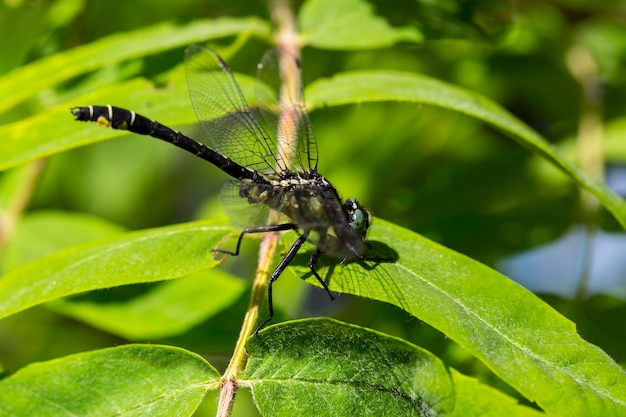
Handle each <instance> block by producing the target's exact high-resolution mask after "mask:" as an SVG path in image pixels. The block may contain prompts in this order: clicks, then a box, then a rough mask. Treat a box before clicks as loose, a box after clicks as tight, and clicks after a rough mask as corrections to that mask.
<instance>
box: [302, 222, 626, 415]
mask: <svg viewBox="0 0 626 417" xmlns="http://www.w3.org/2000/svg"><path fill="white" fill-rule="evenodd" d="M370 239H372V240H371V241H370V246H371V248H372V251H373V253H374V254H376V255H379V256H383V257H387V258H392V259H396V260H395V261H387V262H375V261H364V262H352V263H348V264H346V265H344V266H340V265H335V266H332V265H331V266H330V267H329V268H330V269H329V270H328V271H327V273H328V280H329V281H328V282H329V287H330V288H331V290H334V291H339V292H345V293H349V294H355V295H359V296H362V297H367V298H372V299H376V300H381V301H385V302H388V303H390V304H393V305H396V306H398V307H400V308H402V309H404V310H405V311H407V312H409V313H410V314H412V315H414V316H415V317H417V318H419V319H420V320H423V321H424V322H426V323H428V324H430V325H432V326H433V327H435V328H437V329H439V330H441V331H442V332H443V333H444V334H446V335H447V336H448V337H450V338H451V339H453V340H455V341H456V342H457V343H459V344H460V345H461V346H463V347H464V348H465V349H466V350H467V351H469V352H470V353H471V354H473V355H475V356H476V357H478V358H479V359H481V360H482V361H483V362H484V363H485V364H486V365H487V366H489V367H490V368H491V369H492V370H493V371H494V372H495V373H496V374H497V375H498V376H499V377H500V378H502V379H503V380H504V381H506V382H507V383H508V384H510V385H511V386H513V387H514V388H516V389H517V390H518V391H519V392H520V393H521V394H523V395H524V396H525V397H526V398H528V399H529V400H531V401H535V402H537V404H539V405H540V406H541V407H542V408H543V409H544V410H545V411H547V412H550V413H554V414H557V415H568V416H619V415H624V414H625V413H626V372H625V371H624V369H622V368H621V367H620V366H619V365H617V364H616V363H615V362H614V361H613V360H612V359H611V358H610V357H609V356H608V355H607V354H606V353H604V352H603V351H602V350H601V349H600V348H598V347H597V346H595V345H592V344H591V343H588V342H586V341H585V340H583V339H582V338H581V337H580V336H579V335H578V334H577V333H576V327H575V325H574V323H572V322H571V321H569V320H568V319H566V318H565V317H563V316H561V315H560V314H559V313H558V312H556V311H555V310H554V309H553V308H552V307H550V306H549V305H548V304H546V303H545V302H544V301H542V300H541V299H539V298H538V297H537V296H535V295H534V294H533V293H531V292H530V291H528V290H526V289H524V288H523V287H521V286H520V285H518V284H516V283H515V282H513V281H511V280H509V279H508V278H506V277H505V276H503V275H501V274H500V273H498V272H496V271H494V270H492V269H490V268H488V267H486V266H484V265H482V264H480V263H479V262H476V261H474V260H472V259H470V258H468V257H466V256H464V255H461V254H459V253H457V252H454V251H452V250H450V249H447V248H445V247H443V246H440V245H438V244H436V243H434V242H432V241H430V240H428V239H426V238H424V237H422V236H419V235H417V234H415V233H413V232H411V231H409V230H406V229H403V228H401V227H398V226H394V225H392V224H390V223H387V222H385V221H383V220H380V219H377V220H376V222H375V223H374V225H373V227H372V233H371V235H370ZM385 246H388V247H385ZM307 255H309V254H307V253H302V254H301V255H299V256H298V257H297V258H296V260H295V261H294V262H295V263H297V264H298V267H299V271H300V274H303V275H306V276H307V279H308V281H309V282H311V283H313V284H316V285H319V284H317V282H316V280H315V279H311V277H310V275H311V274H310V272H309V271H308V267H307V266H306V264H307V261H308V256H307Z"/></svg>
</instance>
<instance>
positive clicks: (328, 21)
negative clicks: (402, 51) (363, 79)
mask: <svg viewBox="0 0 626 417" xmlns="http://www.w3.org/2000/svg"><path fill="white" fill-rule="evenodd" d="M298 21H299V26H300V29H301V31H302V35H301V36H302V39H303V42H304V43H305V44H307V45H311V46H314V47H317V48H325V49H367V48H382V47H384V46H391V45H393V44H395V43H396V42H399V41H409V42H419V41H421V40H422V35H421V34H420V33H419V32H418V31H417V29H415V28H412V27H405V28H394V27H392V26H390V25H389V24H388V23H387V22H386V21H385V20H384V19H382V18H380V17H378V16H376V15H375V14H374V13H373V11H372V6H371V5H370V4H369V3H367V2H364V1H361V0H342V1H334V0H308V1H306V2H305V3H304V4H303V5H302V9H301V10H300V15H299V16H298Z"/></svg>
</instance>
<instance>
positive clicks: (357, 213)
mask: <svg viewBox="0 0 626 417" xmlns="http://www.w3.org/2000/svg"><path fill="white" fill-rule="evenodd" d="M343 211H344V212H345V213H346V217H347V220H348V224H349V225H350V227H351V228H352V230H354V231H355V232H357V233H358V234H359V236H361V237H363V238H365V234H366V233H367V229H368V228H369V226H370V224H371V223H372V213H370V212H369V211H368V210H367V209H366V208H365V207H363V206H362V205H361V204H359V202H358V201H356V200H355V199H354V198H349V199H347V200H346V201H345V202H344V203H343Z"/></svg>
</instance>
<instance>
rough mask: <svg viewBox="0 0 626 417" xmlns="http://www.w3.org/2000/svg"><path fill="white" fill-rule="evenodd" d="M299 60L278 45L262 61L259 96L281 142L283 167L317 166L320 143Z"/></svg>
mask: <svg viewBox="0 0 626 417" xmlns="http://www.w3.org/2000/svg"><path fill="white" fill-rule="evenodd" d="M301 72H302V71H301V67H300V62H299V60H298V59H297V58H296V57H294V56H291V55H289V54H287V53H281V51H279V50H278V49H272V50H270V51H268V52H267V53H266V54H265V55H264V56H263V59H262V60H261V63H260V64H259V69H258V74H257V85H256V99H257V106H258V109H259V112H260V113H261V115H262V117H263V119H265V122H266V123H267V125H268V128H269V130H270V131H271V132H272V133H275V137H276V140H277V141H278V143H279V144H280V146H279V148H280V149H279V150H278V152H277V155H276V156H277V158H276V159H278V165H279V167H280V168H288V169H295V170H302V169H307V168H311V169H317V143H316V141H315V134H314V133H313V126H312V124H311V120H310V119H309V115H308V114H307V112H306V108H305V107H304V94H303V93H302V77H301Z"/></svg>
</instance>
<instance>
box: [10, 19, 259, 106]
mask: <svg viewBox="0 0 626 417" xmlns="http://www.w3.org/2000/svg"><path fill="white" fill-rule="evenodd" d="M242 32H249V33H255V34H258V35H260V36H265V37H267V36H269V25H268V24H267V23H266V22H264V21H262V20H259V19H257V18H252V17H251V18H238V19H233V18H222V19H216V20H201V21H197V22H193V23H190V24H187V25H184V26H176V25H172V24H171V23H164V24H160V25H155V26H152V27H149V28H146V29H139V30H136V31H133V32H126V33H118V34H116V35H112V36H108V37H106V38H104V39H102V40H99V41H97V42H93V43H91V44H88V45H86V46H81V47H77V48H74V49H70V50H68V51H66V52H62V53H58V54H55V55H52V56H49V57H47V58H43V59H41V60H39V61H36V62H34V63H32V64H29V65H26V66H24V67H20V68H17V69H16V70H14V71H13V72H11V73H9V74H7V75H5V76H3V77H0V112H2V111H5V110H7V109H9V108H11V107H12V106H15V105H16V104H17V103H19V102H21V101H22V100H24V99H26V98H28V97H30V96H33V95H35V94H37V93H39V92H41V91H43V90H46V89H48V88H52V87H54V86H55V85H57V84H59V83H61V82H63V81H66V80H69V79H71V78H73V77H76V76H77V75H80V74H84V73H86V72H89V71H93V70H95V69H97V68H100V67H104V66H109V65H113V64H115V63H118V62H121V61H124V60H129V59H134V58H138V57H143V56H147V55H150V54H154V53H157V52H162V51H166V50H169V49H173V48H177V47H181V46H185V45H188V44H190V43H194V42H202V41H205V40H208V39H215V38H219V37H224V36H230V35H236V34H238V33H242Z"/></svg>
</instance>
